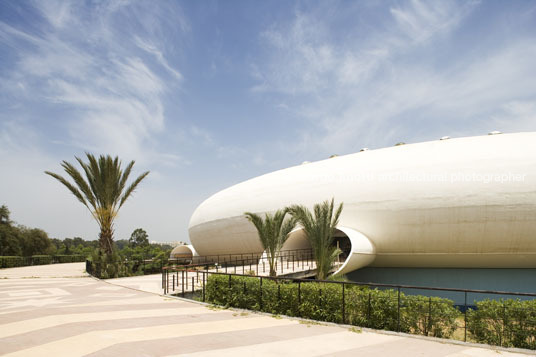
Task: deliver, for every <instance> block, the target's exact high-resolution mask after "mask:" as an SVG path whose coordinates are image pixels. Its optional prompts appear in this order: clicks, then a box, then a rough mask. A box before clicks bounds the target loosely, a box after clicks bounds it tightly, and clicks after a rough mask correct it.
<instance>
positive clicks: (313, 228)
mask: <svg viewBox="0 0 536 357" xmlns="http://www.w3.org/2000/svg"><path fill="white" fill-rule="evenodd" d="M334 208H335V207H334V200H333V199H331V202H329V201H324V202H322V203H320V204H315V205H314V207H313V212H314V213H311V211H309V210H308V209H307V207H304V206H298V205H294V206H291V207H290V208H289V211H290V213H291V214H292V216H293V217H294V218H296V219H297V220H298V222H299V223H300V224H301V225H302V226H303V230H304V231H305V234H306V235H307V239H308V240H309V243H310V244H311V248H312V250H313V256H314V259H315V262H316V277H317V278H318V279H320V280H323V279H325V278H326V277H327V276H328V274H329V272H330V271H331V268H332V267H333V264H334V263H335V260H336V259H337V256H338V255H339V254H340V250H339V249H338V248H337V247H336V246H335V245H334V244H333V233H335V227H336V226H337V224H338V222H339V216H340V215H341V213H342V208H343V204H342V203H341V204H340V205H339V207H337V210H336V211H334Z"/></svg>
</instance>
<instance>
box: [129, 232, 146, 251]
mask: <svg viewBox="0 0 536 357" xmlns="http://www.w3.org/2000/svg"><path fill="white" fill-rule="evenodd" d="M128 243H129V245H130V246H132V247H146V246H148V245H149V236H148V235H147V232H145V231H144V230H143V229H141V228H138V229H135V230H134V232H132V234H131V235H130V239H129V240H128Z"/></svg>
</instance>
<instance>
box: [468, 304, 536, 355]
mask: <svg viewBox="0 0 536 357" xmlns="http://www.w3.org/2000/svg"><path fill="white" fill-rule="evenodd" d="M467 329H468V331H469V332H470V333H471V336H472V337H473V338H474V339H475V340H476V341H478V342H482V343H487V344H491V345H498V346H505V347H520V348H529V349H536V300H524V301H521V300H519V299H506V300H504V299H500V300H490V299H486V300H483V301H478V302H476V309H475V310H473V309H471V310H469V311H468V312H467Z"/></svg>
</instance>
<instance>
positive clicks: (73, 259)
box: [54, 255, 86, 263]
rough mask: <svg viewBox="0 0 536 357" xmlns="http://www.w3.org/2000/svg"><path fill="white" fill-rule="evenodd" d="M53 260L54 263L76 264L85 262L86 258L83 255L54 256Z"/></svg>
mask: <svg viewBox="0 0 536 357" xmlns="http://www.w3.org/2000/svg"><path fill="white" fill-rule="evenodd" d="M54 260H55V261H56V263H77V262H85V261H86V256H84V255H55V256H54Z"/></svg>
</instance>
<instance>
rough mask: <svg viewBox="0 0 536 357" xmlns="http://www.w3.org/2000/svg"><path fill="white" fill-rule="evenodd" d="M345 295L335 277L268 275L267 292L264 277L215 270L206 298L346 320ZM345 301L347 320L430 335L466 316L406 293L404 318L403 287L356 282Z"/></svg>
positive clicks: (446, 303) (449, 330)
mask: <svg viewBox="0 0 536 357" xmlns="http://www.w3.org/2000/svg"><path fill="white" fill-rule="evenodd" d="M298 286H299V288H298ZM261 293H262V294H261ZM261 296H262V298H261ZM342 297H343V295H342V284H333V283H320V282H302V283H300V284H298V283H296V282H291V281H290V280H289V281H284V280H281V281H276V280H273V279H270V278H263V279H262V292H261V286H260V281H259V278H256V277H246V276H231V275H216V274H214V275H210V276H209V277H208V281H207V285H206V300H207V301H208V302H211V303H213V304H217V305H223V306H226V307H237V308H243V309H251V310H260V311H264V312H269V313H272V314H283V315H287V316H300V317H304V318H308V319H313V320H318V321H328V322H335V323H341V322H343V310H342ZM344 301H345V304H344V305H345V311H344V315H345V318H344V322H346V323H349V324H352V325H356V326H365V327H371V328H375V329H385V330H392V331H397V330H400V331H403V332H409V333H416V334H422V335H426V336H436V337H449V336H451V335H452V334H453V332H454V331H455V329H456V327H457V325H456V319H457V318H458V317H460V316H461V314H460V312H459V311H458V310H457V309H456V308H455V307H454V305H453V302H452V300H449V299H443V298H437V297H434V298H428V297H424V296H409V295H405V294H404V293H401V294H400V321H399V320H398V293H397V291H394V290H378V289H369V288H367V287H361V286H356V285H350V284H348V285H345V296H344Z"/></svg>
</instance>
